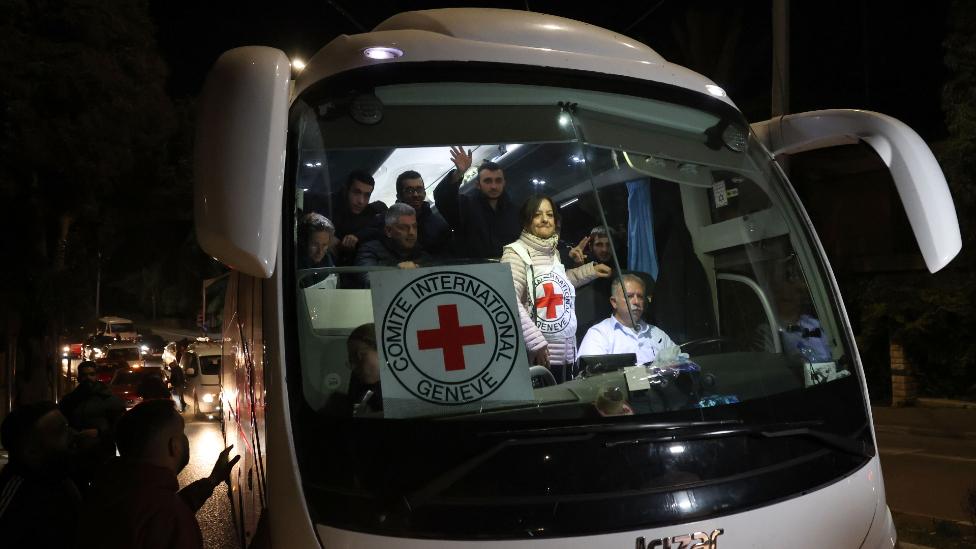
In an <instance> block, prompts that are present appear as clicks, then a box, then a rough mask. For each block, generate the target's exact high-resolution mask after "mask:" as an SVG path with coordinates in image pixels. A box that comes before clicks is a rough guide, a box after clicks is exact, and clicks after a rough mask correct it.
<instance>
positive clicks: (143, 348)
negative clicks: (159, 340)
mask: <svg viewBox="0 0 976 549" xmlns="http://www.w3.org/2000/svg"><path fill="white" fill-rule="evenodd" d="M139 350H140V351H142V352H143V353H148V352H149V345H143V346H142V347H139Z"/></svg>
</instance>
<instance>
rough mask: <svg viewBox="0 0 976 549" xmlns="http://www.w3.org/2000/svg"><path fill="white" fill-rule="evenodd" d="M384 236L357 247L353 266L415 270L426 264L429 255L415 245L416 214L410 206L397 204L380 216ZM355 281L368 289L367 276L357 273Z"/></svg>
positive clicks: (428, 260) (366, 274) (416, 243)
mask: <svg viewBox="0 0 976 549" xmlns="http://www.w3.org/2000/svg"><path fill="white" fill-rule="evenodd" d="M384 220H385V224H384V227H383V231H384V235H383V237H382V238H381V239H379V240H372V241H370V242H367V243H365V244H363V245H362V246H360V247H359V251H358V252H357V253H356V261H355V265H356V266H357V267H377V266H384V267H399V268H401V269H416V268H417V267H420V266H422V265H426V264H429V263H430V261H431V257H430V254H428V253H427V252H426V251H424V249H423V248H421V247H420V244H419V243H418V242H417V213H416V212H415V211H414V209H413V208H411V207H410V206H408V205H406V204H403V203H401V202H398V203H396V204H394V205H393V206H391V207H390V209H389V210H387V211H386V214H384ZM358 276H359V277H360V280H359V282H360V283H361V284H362V285H363V287H364V288H368V287H369V276H368V273H359V275H358Z"/></svg>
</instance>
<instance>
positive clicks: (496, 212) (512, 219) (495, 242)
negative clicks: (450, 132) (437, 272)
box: [434, 147, 522, 258]
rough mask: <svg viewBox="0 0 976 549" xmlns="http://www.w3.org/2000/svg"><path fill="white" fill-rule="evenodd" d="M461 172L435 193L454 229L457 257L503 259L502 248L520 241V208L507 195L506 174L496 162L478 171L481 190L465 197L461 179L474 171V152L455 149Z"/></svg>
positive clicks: (439, 187)
mask: <svg viewBox="0 0 976 549" xmlns="http://www.w3.org/2000/svg"><path fill="white" fill-rule="evenodd" d="M451 159H452V161H453V162H454V165H455V166H456V168H457V169H455V170H453V171H452V172H451V173H449V174H448V175H447V176H446V177H445V178H444V179H443V180H441V182H440V183H439V184H438V185H437V188H436V189H434V201H435V202H436V204H437V210H438V211H439V212H440V213H441V215H443V216H444V219H446V220H447V222H448V223H449V224H450V226H451V227H452V228H453V229H454V248H455V253H457V254H458V255H459V256H462V257H472V258H499V257H501V256H502V247H503V246H505V245H506V244H510V243H512V242H515V241H516V240H518V237H519V233H520V232H521V230H522V229H521V223H519V214H518V207H517V206H516V205H515V204H514V203H512V200H511V199H510V198H509V197H508V194H507V193H506V192H505V173H504V172H503V171H502V168H501V166H499V165H498V164H495V163H494V162H484V163H482V164H481V166H480V167H479V168H478V183H477V188H475V189H473V191H470V192H465V193H461V192H459V191H460V187H461V177H462V176H463V175H464V172H465V171H467V170H468V168H470V167H471V151H465V150H464V149H463V148H461V147H452V148H451Z"/></svg>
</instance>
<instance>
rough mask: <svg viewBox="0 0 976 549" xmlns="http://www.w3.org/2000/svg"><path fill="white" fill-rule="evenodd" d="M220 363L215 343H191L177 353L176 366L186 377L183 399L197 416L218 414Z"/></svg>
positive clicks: (212, 417)
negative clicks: (179, 353)
mask: <svg viewBox="0 0 976 549" xmlns="http://www.w3.org/2000/svg"><path fill="white" fill-rule="evenodd" d="M220 363H221V356H220V344H219V343H209V342H199V343H191V344H190V345H189V346H188V347H187V349H186V352H184V353H183V356H182V357H180V364H179V367H180V368H182V369H183V375H184V377H185V379H186V382H185V384H184V386H183V399H184V400H185V401H186V404H187V410H188V411H189V412H190V413H192V414H193V415H195V416H197V417H200V418H203V417H206V418H207V419H215V418H219V417H220V414H221V410H222V407H221V384H220Z"/></svg>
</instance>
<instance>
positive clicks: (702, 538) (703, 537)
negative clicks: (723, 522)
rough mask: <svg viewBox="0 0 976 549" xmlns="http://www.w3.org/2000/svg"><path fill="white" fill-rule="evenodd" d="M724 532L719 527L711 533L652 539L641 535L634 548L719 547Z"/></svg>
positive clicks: (694, 548) (708, 548)
mask: <svg viewBox="0 0 976 549" xmlns="http://www.w3.org/2000/svg"><path fill="white" fill-rule="evenodd" d="M724 532H725V530H724V529H722V528H717V529H715V530H712V533H711V534H706V533H705V532H695V533H694V534H685V535H683V536H672V537H670V538H660V539H652V540H645V539H644V537H643V536H641V537H639V538H637V543H636V544H635V548H634V549H718V537H719V536H721V535H722V533H724Z"/></svg>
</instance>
